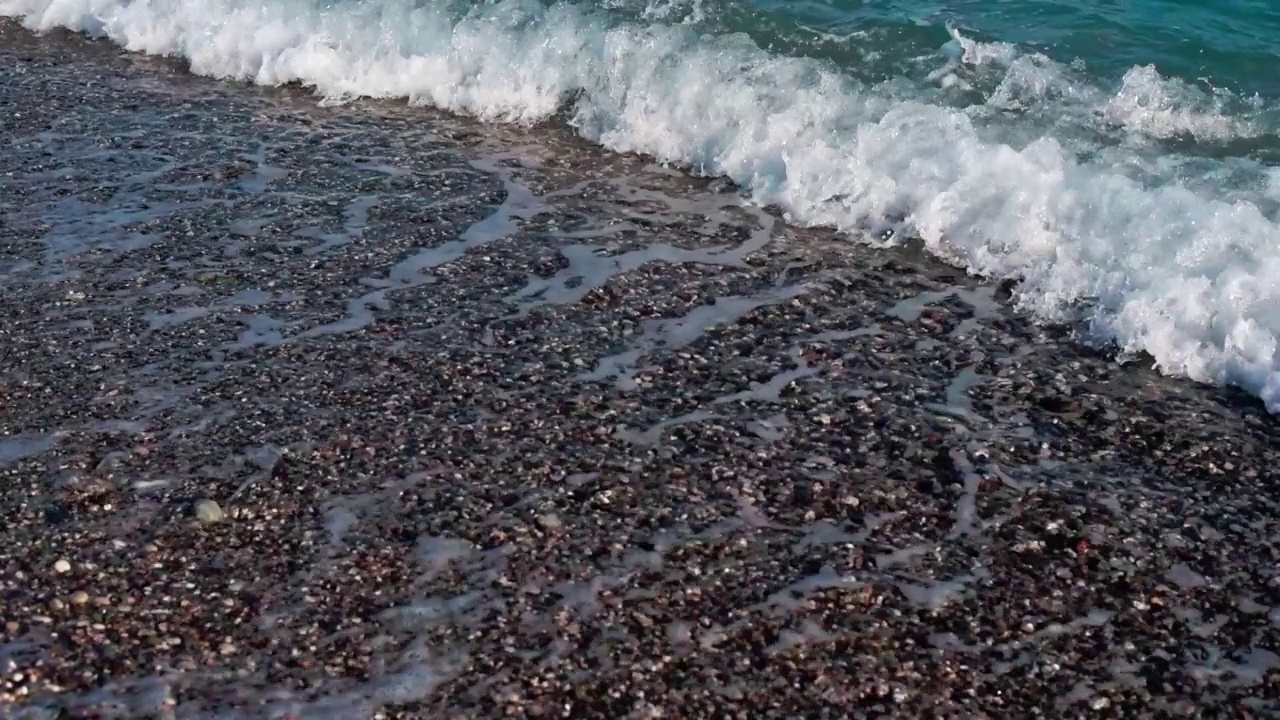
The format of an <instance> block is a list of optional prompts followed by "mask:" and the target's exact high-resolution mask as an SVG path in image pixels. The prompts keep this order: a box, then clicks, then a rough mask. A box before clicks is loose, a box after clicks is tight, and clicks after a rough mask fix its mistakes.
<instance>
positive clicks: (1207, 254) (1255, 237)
mask: <svg viewBox="0 0 1280 720" xmlns="http://www.w3.org/2000/svg"><path fill="white" fill-rule="evenodd" d="M667 5H671V6H673V7H674V6H675V4H674V3H666V4H661V5H655V6H654V9H653V12H651V13H650V16H651V17H652V18H653V20H657V19H658V18H659V17H660V16H661V15H662V12H663V8H665V7H667ZM0 14H3V15H8V16H17V17H21V18H22V19H23V22H24V24H26V25H27V26H28V27H30V28H33V29H37V30H43V29H49V28H54V27H58V26H62V27H68V28H72V29H76V30H85V31H88V32H91V33H94V34H97V35H103V36H106V37H109V38H110V39H112V40H114V41H115V42H117V43H119V44H121V45H123V46H125V47H127V48H129V49H131V50H136V51H142V52H148V53H158V54H168V55H175V56H181V57H185V58H187V59H188V60H189V61H190V65H191V68H192V70H193V71H195V72H197V73H202V74H207V75H213V76H217V77H226V78H241V79H248V80H253V81H255V82H259V83H268V84H270V83H283V82H289V81H299V82H302V83H306V84H310V85H314V86H315V87H316V88H317V89H318V91H319V92H320V93H322V94H323V95H325V96H326V97H329V98H332V99H342V98H349V97H352V96H360V95H365V96H378V97H397V96H398V97H407V98H409V99H410V101H412V102H416V103H423V104H431V105H435V106H438V107H442V108H446V109H450V110H454V111H460V112H466V113H470V114H473V115H477V116H480V117H482V118H485V119H490V120H506V121H519V122H531V121H538V120H543V119H546V118H548V117H549V116H551V115H553V114H555V113H556V112H558V111H560V110H562V109H566V108H567V112H566V118H567V119H568V121H569V122H570V123H571V124H572V125H573V126H574V127H575V128H576V129H577V130H578V131H579V132H580V133H581V134H582V135H584V136H585V137H587V138H590V139H592V140H595V141H598V142H600V143H602V144H603V145H605V146H607V147H610V148H613V149H616V150H627V151H641V152H646V153H650V154H653V155H655V156H657V157H659V158H661V159H663V160H667V161H675V162H680V163H687V164H688V165H690V166H692V167H693V168H694V169H695V170H698V171H701V172H707V173H722V174H725V175H728V176H729V177H731V178H733V179H734V180H735V181H737V182H738V183H739V184H740V185H742V186H743V187H745V188H747V190H748V191H749V192H750V193H751V194H752V195H753V198H754V199H755V200H756V201H758V202H760V203H777V204H779V205H780V206H782V207H784V208H785V209H786V210H787V211H788V213H789V216H790V219H791V220H792V221H794V222H799V223H806V224H821V225H830V226H834V227H837V228H840V229H843V230H847V231H859V230H863V229H868V228H870V229H876V230H884V229H893V230H895V231H897V232H896V233H895V237H904V236H907V235H915V236H918V237H920V238H922V239H923V240H924V242H925V244H926V245H927V247H928V248H929V249H930V250H932V251H933V252H935V253H937V254H938V255H940V256H942V257H944V258H947V259H949V260H951V261H953V262H956V263H959V264H961V265H964V266H966V267H968V268H970V269H972V270H974V271H977V272H981V273H987V274H991V275H996V276H1009V275H1020V276H1023V277H1025V278H1026V283H1025V284H1024V286H1023V290H1022V294H1021V296H1020V299H1021V301H1022V302H1023V304H1024V305H1025V306H1026V307H1028V308H1029V309H1030V310H1032V311H1034V312H1036V313H1038V314H1040V315H1041V316H1043V317H1046V318H1052V317H1058V316H1061V315H1062V314H1063V313H1066V312H1070V311H1071V309H1072V306H1073V305H1076V304H1077V303H1078V302H1079V301H1082V300H1088V301H1089V303H1090V307H1092V308H1093V310H1092V311H1091V312H1093V313H1094V317H1093V320H1094V324H1093V327H1094V331H1095V332H1096V334H1097V337H1098V339H1100V340H1113V341H1115V342H1117V343H1118V344H1119V345H1120V346H1122V347H1123V348H1125V349H1127V350H1145V351H1147V352H1149V353H1150V354H1151V355H1152V356H1154V357H1155V358H1156V360H1157V362H1158V363H1159V365H1160V367H1161V368H1163V369H1164V370H1166V371H1168V372H1173V373H1179V374H1185V375H1188V376H1190V377H1192V378H1195V379H1197V380H1203V381H1211V382H1232V383H1237V384H1239V385H1241V386H1243V387H1245V388H1246V389H1248V390H1250V391H1252V392H1255V393H1257V394H1259V395H1260V396H1261V397H1262V398H1263V399H1264V400H1265V401H1266V402H1267V404H1268V407H1269V408H1270V409H1271V410H1273V411H1280V355H1278V354H1277V348H1276V343H1277V336H1278V335H1280V225H1278V223H1280V216H1278V213H1277V210H1276V205H1277V198H1276V196H1277V191H1276V183H1275V181H1274V180H1273V179H1272V178H1273V177H1274V176H1270V177H1268V175H1267V170H1266V169H1265V168H1262V167H1261V166H1257V165H1256V164H1250V163H1249V162H1248V161H1245V160H1242V159H1239V158H1237V159H1235V163H1236V165H1232V166H1227V165H1225V164H1223V161H1213V160H1203V159H1201V160H1202V161H1195V162H1191V161H1189V160H1187V159H1186V158H1179V157H1177V156H1172V155H1170V156H1168V157H1167V158H1165V157H1157V158H1154V159H1153V157H1152V155H1151V149H1150V147H1149V146H1144V147H1142V148H1138V147H1137V146H1136V145H1135V144H1134V143H1135V142H1136V141H1135V140H1133V138H1128V139H1126V136H1125V135H1118V136H1115V137H1114V138H1113V140H1114V141H1113V142H1107V143H1097V144H1095V145H1089V144H1088V143H1087V142H1084V141H1082V140H1081V139H1080V138H1081V136H1084V135H1087V134H1088V132H1112V130H1109V129H1107V128H1108V127H1115V126H1118V127H1119V128H1120V130H1119V131H1118V132H1122V133H1127V134H1130V135H1135V136H1137V137H1139V138H1140V139H1145V140H1162V139H1168V138H1175V137H1177V136H1181V135H1186V134H1190V135H1192V136H1194V137H1197V138H1201V137H1207V138H1210V139H1218V140H1221V139H1224V138H1230V137H1234V136H1239V135H1246V136H1247V135H1249V134H1250V133H1251V132H1252V131H1251V130H1250V128H1249V127H1248V126H1247V123H1242V122H1240V121H1238V120H1236V119H1233V118H1232V117H1231V116H1230V115H1229V114H1227V113H1225V112H1224V111H1223V106H1222V105H1221V103H1220V102H1218V101H1219V100H1220V98H1215V97H1214V96H1213V95H1205V94H1204V93H1200V92H1199V91H1198V90H1196V89H1195V88H1191V87H1189V86H1186V85H1185V84H1182V83H1179V82H1177V81H1173V80H1169V79H1165V78H1162V77H1160V76H1159V75H1158V74H1157V73H1155V71H1154V70H1152V69H1149V68H1135V69H1134V70H1133V71H1131V72H1130V73H1129V75H1128V76H1126V78H1125V79H1124V82H1123V85H1122V87H1121V88H1120V90H1119V91H1118V92H1116V93H1111V94H1107V95H1104V96H1103V97H1101V100H1100V101H1099V100H1098V98H1096V97H1092V96H1091V97H1086V98H1084V100H1083V101H1082V100H1081V97H1080V93H1084V94H1085V95H1088V94H1089V93H1097V92H1101V91H1099V90H1095V89H1089V88H1083V89H1082V88H1081V86H1080V84H1079V83H1078V82H1066V81H1063V82H1060V81H1059V79H1058V78H1057V77H1056V76H1067V75H1069V74H1070V72H1071V69H1070V68H1068V67H1066V66H1062V65H1053V64H1051V63H1048V62H1047V61H1043V60H1041V59H1037V58H1036V57H1035V56H1033V55H1025V54H1021V53H1019V52H1018V51H1017V50H1016V48H1011V47H1009V46H1005V45H997V44H991V45H985V46H983V45H979V44H974V43H972V42H969V43H968V44H967V45H966V44H965V43H963V42H962V43H960V47H959V53H958V58H956V59H957V62H958V63H959V65H958V68H959V69H958V70H957V71H955V72H952V73H951V75H952V76H956V75H957V74H958V73H960V72H962V71H963V70H964V66H965V65H966V64H968V65H991V64H994V65H995V66H997V67H1000V68H1002V70H1001V72H1004V73H1005V78H1006V81H1007V83H1008V87H1007V88H1005V89H1004V90H1005V92H1004V94H1003V95H1000V96H999V97H1003V98H1006V99H1009V100H1008V103H1007V107H1003V108H1002V107H995V108H994V110H996V111H1000V112H1006V111H1007V110H1008V109H1010V108H1013V109H1019V107H1020V108H1021V109H1022V110H1027V108H1028V107H1029V106H1034V107H1035V108H1036V109H1038V111H1039V113H1040V114H1041V115H1046V116H1052V115H1053V114H1054V113H1055V108H1061V109H1062V114H1064V115H1066V116H1068V117H1069V116H1070V113H1071V112H1075V111H1078V110H1079V108H1096V109H1097V110H1098V113H1097V114H1100V116H1101V117H1100V120H1098V119H1097V118H1095V120H1098V122H1099V123H1100V125H1099V127H1097V128H1091V129H1089V131H1088V132H1082V133H1079V134H1075V133H1070V132H1065V131H1063V132H1060V131H1059V130H1061V127H1062V125H1061V122H1059V123H1058V124H1050V125H1046V126H1045V128H1046V129H1045V131H1044V132H1039V133H1035V132H1032V133H1028V132H1027V130H1026V127H1025V126H1023V127H1021V128H1019V129H1017V131H1014V130H1013V129H1011V130H1010V131H1009V132H1008V133H1007V134H1006V135H1003V136H1002V135H1001V134H1000V133H1001V132H1002V131H1001V127H1002V126H1001V125H1000V124H999V123H994V124H993V120H992V116H991V115H990V114H988V115H982V114H981V113H975V112H974V110H973V109H972V108H962V109H957V108H953V107H947V106H944V105H941V104H939V103H938V102H936V101H934V100H931V99H929V98H930V97H931V96H930V95H929V94H928V93H926V92H923V89H922V92H921V93H920V95H919V96H918V97H913V96H911V95H910V94H909V93H908V94H906V95H904V93H903V92H902V88H901V83H897V84H895V85H893V86H892V88H890V86H888V85H886V86H884V87H868V86H866V85H864V84H862V83H859V82H858V81H856V80H854V79H852V78H850V77H848V76H846V75H843V74H841V72H840V71H838V70H835V69H833V68H832V67H831V66H830V65H829V64H823V63H819V62H817V61H813V60H807V59H801V58H791V57H781V56H776V55H771V54H769V53H768V52H765V51H764V50H761V49H760V48H758V47H757V46H756V45H755V44H753V43H752V42H751V41H750V40H749V39H747V38H746V37H744V36H741V35H733V36H721V37H712V36H706V35H700V34H699V33H698V31H697V30H696V29H695V28H694V27H692V26H690V25H689V24H687V23H684V22H683V21H681V22H680V23H679V24H675V25H666V24H662V23H661V22H653V20H641V22H643V23H650V22H652V24H635V23H620V22H618V21H616V19H615V20H610V19H609V18H608V17H606V16H605V15H604V14H603V13H601V12H593V11H591V10H588V9H584V8H583V7H580V6H576V5H571V4H557V5H553V6H550V7H547V6H544V5H543V4H541V3H538V2H534V1H533V0H505V1H502V2H494V3H489V4H484V5H476V6H474V7H470V6H469V7H468V8H466V9H461V10H460V9H457V8H456V4H455V3H450V2H445V1H444V0H422V1H420V2H417V3H414V2H408V1H405V0H386V1H384V2H376V3H374V2H351V3H346V4H342V3H323V4H315V3H313V0H0ZM687 15H688V13H684V16H687ZM957 37H958V38H960V39H963V38H962V36H957ZM1067 80H1070V78H1069V77H1068V78H1067ZM1197 93H1198V94H1197ZM992 97H997V95H993V96H992ZM997 99H998V98H997ZM1014 100H1016V102H1014ZM997 105H998V102H997ZM992 109H993V108H987V110H988V111H991V110H992ZM997 114H998V113H997ZM996 119H997V120H998V119H999V118H998V117H997V118H996ZM1010 127H1011V128H1012V127H1014V126H1013V125H1012V124H1011V126H1010ZM1099 128H1101V129H1099ZM1206 162H1207V163H1211V167H1208V168H1206V167H1205V166H1204V163H1206ZM1189 169H1193V170H1196V171H1197V172H1196V173H1195V177H1192V176H1191V174H1189V173H1188V170H1189ZM1201 171H1203V172H1201ZM1219 176H1222V177H1223V178H1224V179H1223V180H1222V181H1219V180H1218V177H1219ZM1205 178H1209V179H1208V180H1206V179H1205ZM1242 178H1243V179H1242Z"/></svg>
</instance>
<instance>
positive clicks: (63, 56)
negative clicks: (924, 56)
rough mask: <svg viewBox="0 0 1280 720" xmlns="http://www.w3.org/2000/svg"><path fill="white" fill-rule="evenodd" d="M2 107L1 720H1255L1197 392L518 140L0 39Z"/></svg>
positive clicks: (530, 136) (566, 138)
mask: <svg viewBox="0 0 1280 720" xmlns="http://www.w3.org/2000/svg"><path fill="white" fill-rule="evenodd" d="M0 108H4V110H3V113H4V119H3V122H2V124H0V138H2V139H3V141H4V143H5V145H4V151H3V152H2V153H0V399H2V403H3V404H2V406H0V503H3V505H2V508H3V515H2V516H0V517H3V526H0V537H2V538H3V543H0V585H2V590H3V598H4V612H3V616H4V626H3V627H2V628H0V633H3V634H2V635H0V678H2V682H3V687H2V688H0V712H4V713H7V714H8V715H9V716H12V717H22V718H56V717H95V718H106V717H175V718H258V717H277V718H280V717H301V718H364V717H394V718H440V717H457V718H490V717H543V718H549V717H600V718H630V717H634V718H658V717H668V718H702V717H750V718H766V717H882V716H894V717H955V718H973V717H1000V718H1004V717H1032V716H1048V717H1062V718H1068V717H1152V716H1165V717H1179V716H1196V717H1232V718H1241V717H1266V716H1270V715H1271V714H1273V713H1275V712H1277V710H1278V709H1280V700H1278V698H1280V693H1278V690H1280V683H1278V682H1277V681H1278V680H1280V655H1277V652H1280V633H1278V631H1277V630H1278V628H1280V567H1278V566H1277V559H1278V557H1277V540H1278V537H1277V533H1280V513H1278V512H1277V506H1278V505H1280V493H1278V492H1277V490H1278V489H1277V484H1278V483H1277V477H1278V475H1277V472H1276V470H1275V468H1276V467H1277V466H1278V465H1280V448H1278V447H1277V443H1276V440H1275V438H1276V433H1277V430H1278V429H1280V428H1278V427H1277V425H1278V424H1277V421H1276V420H1275V419H1273V418H1272V417H1270V416H1268V415H1267V414H1266V413H1265V411H1264V410H1263V408H1262V407H1261V405H1260V404H1259V403H1258V402H1256V401H1255V400H1253V399H1251V398H1249V397H1247V396H1245V395H1243V394H1242V393H1240V392H1237V391H1233V390H1230V389H1222V388H1212V387H1206V386H1201V385H1195V384H1192V383H1188V382H1185V381H1181V380H1176V379H1168V378H1163V377H1160V376H1159V375H1157V374H1156V373H1154V372H1153V371H1151V370H1149V369H1145V368H1144V367H1143V366H1142V363H1141V362H1140V361H1134V362H1128V363H1125V364H1121V363H1120V362H1118V361H1117V359H1116V358H1114V357H1112V356H1110V355H1108V354H1106V353H1104V352H1100V351H1095V350H1089V349H1087V348H1085V347H1084V346H1083V345H1081V344H1080V343H1079V342H1077V338H1076V337H1075V334H1074V332H1073V329H1072V328H1068V327H1036V326H1033V325H1032V324H1030V323H1028V322H1027V320H1026V319H1025V318H1024V317H1022V316H1021V315H1020V314H1019V313H1018V312H1017V311H1016V309H1015V308H1011V307H1009V304H1008V299H1007V293H1003V292H1002V291H1001V290H1000V288H998V287H995V286H993V285H989V284H982V283H979V282H977V281H975V280H973V279H970V278H966V277H964V276H963V274H961V273H959V272H957V271H956V270H954V269H952V268H948V267H945V266H943V265H940V264H938V263H935V262H933V261H930V260H927V259H925V258H922V257H919V256H918V255H915V254H913V253H912V252H911V251H909V250H904V249H892V250H876V249H872V248H868V247H865V246H861V245H858V244H855V243H852V242H850V241H849V240H847V239H842V238H838V237H834V236H833V235H831V234H830V233H827V232H824V231H817V230H800V229H796V228H793V227H789V226H787V225H786V224H785V223H784V222H782V220H781V219H780V218H778V217H777V216H776V215H774V214H771V213H769V212H765V211H762V210H759V209H755V208H752V207H750V206H748V205H746V204H744V203H743V202H742V200H741V199H740V198H739V197H738V196H737V194H736V193H735V192H734V189H733V188H732V187H730V186H729V185H728V184H727V183H724V182H722V181H714V180H705V179H694V178H691V177H689V176H687V175H685V174H682V173H680V172H677V171H675V170H672V169H668V168H661V167H657V166H655V165H653V164H652V163H651V162H649V161H648V160H646V159H644V158H638V157H626V156H618V155H611V154H606V153H603V152H600V151H597V150H595V149H593V148H591V147H588V146H586V145H584V144H583V143H581V142H579V141H577V140H575V139H574V138H572V137H571V136H570V135H569V134H568V133H566V132H564V131H562V130H560V129H557V128H535V129H529V130H522V129H514V128H497V127H491V126H483V125H479V124H477V123H473V122H470V121H468V120H464V119H460V118H455V117H450V116H445V115H442V114H439V113H435V112H432V111H429V110H425V109H421V108H416V109H415V108H406V107H404V106H403V105H401V104H396V103H375V102H364V103H356V104H352V105H347V106H342V107H319V106H318V105H317V103H316V102H315V100H314V99H313V98H311V97H309V96H308V95H307V93H306V92H304V91H302V90H300V89H291V88H286V89H274V90H268V89H260V88H252V87H246V86H241V85H232V84H225V83H218V82H215V81H211V80H206V79H200V78H194V77H191V76H189V75H186V74H184V73H183V72H182V70H181V68H180V67H177V66H176V65H175V64H173V63H169V62H165V61H161V60H156V59H146V58H141V57H137V56H130V55H127V54H124V53H122V52H120V51H119V50H118V49H116V48H114V47H111V46H108V45H105V44H98V43H91V42H88V41H85V40H82V39H79V38H73V37H69V36H63V35H55V36H49V37H45V38H40V39H37V38H34V37H33V36H30V35H28V34H26V33H24V32H22V31H20V30H17V29H15V28H14V27H12V26H10V25H4V24H0ZM208 500H212V501H213V502H214V503H216V511H215V510H214V508H213V507H212V506H210V505H208V504H207V503H204V504H202V502H203V501H208ZM197 506H200V508H201V510H200V512H197V510H196V508H197ZM218 515H221V517H217V516H218Z"/></svg>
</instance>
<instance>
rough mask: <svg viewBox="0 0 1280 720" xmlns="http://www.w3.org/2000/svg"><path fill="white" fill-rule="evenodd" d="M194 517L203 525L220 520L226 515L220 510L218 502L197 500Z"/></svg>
mask: <svg viewBox="0 0 1280 720" xmlns="http://www.w3.org/2000/svg"><path fill="white" fill-rule="evenodd" d="M195 510H196V518H197V519H199V520H200V522H202V523H204V524H205V525H212V524H214V523H216V522H222V520H223V518H225V517H226V515H225V514H224V513H223V512H222V508H220V507H218V503H216V502H214V501H212V500H209V499H204V500H199V501H197V502H196V507H195Z"/></svg>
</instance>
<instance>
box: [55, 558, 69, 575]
mask: <svg viewBox="0 0 1280 720" xmlns="http://www.w3.org/2000/svg"><path fill="white" fill-rule="evenodd" d="M53 569H54V570H55V571H56V572H59V573H65V572H71V563H69V562H67V561H66V560H65V559H63V558H59V559H58V561H57V562H55V563H54V564H53Z"/></svg>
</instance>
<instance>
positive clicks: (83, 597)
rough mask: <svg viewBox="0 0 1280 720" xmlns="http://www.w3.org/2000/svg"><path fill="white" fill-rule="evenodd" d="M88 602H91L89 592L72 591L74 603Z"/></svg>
mask: <svg viewBox="0 0 1280 720" xmlns="http://www.w3.org/2000/svg"><path fill="white" fill-rule="evenodd" d="M87 602H89V593H87V592H85V591H83V590H77V591H75V592H73V593H71V604H72V605H84V604H85V603H87Z"/></svg>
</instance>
